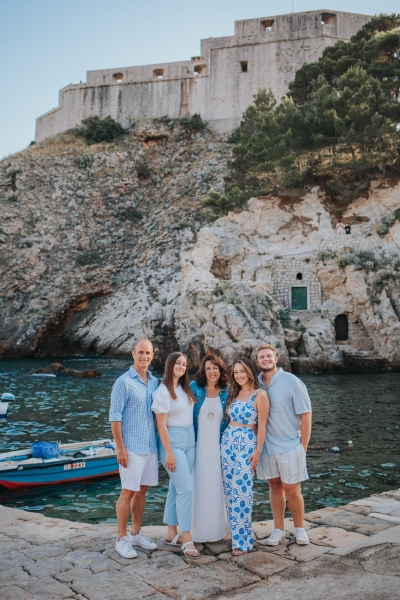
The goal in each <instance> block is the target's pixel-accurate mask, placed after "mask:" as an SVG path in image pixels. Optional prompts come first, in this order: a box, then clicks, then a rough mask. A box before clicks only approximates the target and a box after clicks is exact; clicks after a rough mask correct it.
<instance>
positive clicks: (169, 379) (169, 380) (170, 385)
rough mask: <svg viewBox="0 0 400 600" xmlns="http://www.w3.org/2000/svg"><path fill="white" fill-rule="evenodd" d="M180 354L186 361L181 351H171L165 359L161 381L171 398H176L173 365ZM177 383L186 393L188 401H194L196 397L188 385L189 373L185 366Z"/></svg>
mask: <svg viewBox="0 0 400 600" xmlns="http://www.w3.org/2000/svg"><path fill="white" fill-rule="evenodd" d="M181 356H183V358H184V359H185V360H186V362H187V358H186V356H185V355H184V354H182V352H171V354H170V355H169V356H168V358H167V360H166V361H165V370H164V379H163V381H162V382H163V384H164V385H165V386H166V387H167V389H168V391H169V395H170V396H171V398H172V399H173V400H176V399H177V396H176V393H175V389H174V367H175V363H176V361H177V360H178V358H180V357H181ZM178 385H180V386H181V387H182V389H183V391H184V392H185V393H186V394H187V396H188V398H189V402H190V403H192V402H193V403H194V402H196V398H195V397H194V395H193V392H192V390H191V389H190V386H189V373H188V370H187V368H186V371H185V373H184V374H183V375H182V376H181V377H179V380H178Z"/></svg>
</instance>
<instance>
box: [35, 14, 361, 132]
mask: <svg viewBox="0 0 400 600" xmlns="http://www.w3.org/2000/svg"><path fill="white" fill-rule="evenodd" d="M369 19H370V17H369V16H367V15H356V14H351V13H341V12H338V11H328V10H320V11H310V12H306V13H294V14H289V15H280V16H276V17H265V18H258V19H248V20H244V21H236V22H235V35H234V36H228V37H221V38H208V39H206V40H202V41H201V56H198V57H193V58H192V59H191V60H189V61H181V62H174V63H159V64H153V65H144V66H139V67H124V68H116V69H103V70H96V71H88V73H87V83H84V84H79V85H69V86H67V87H65V88H63V89H62V90H60V94H59V107H58V108H56V109H54V110H52V111H50V112H48V113H46V114H45V115H42V116H41V117H39V118H38V119H37V123H36V141H41V140H44V139H46V138H47V137H50V136H51V135H55V134H56V133H60V132H61V131H65V130H67V129H71V128H73V127H76V126H77V125H79V124H80V123H81V121H82V119H85V118H87V117H89V116H94V115H99V116H100V117H102V118H104V117H106V116H107V115H110V116H111V117H113V118H114V119H115V120H117V121H118V122H119V123H120V124H121V125H122V126H123V127H127V126H128V125H129V120H130V119H139V118H156V117H162V116H164V115H167V116H169V117H171V118H179V117H183V116H185V115H186V114H194V113H200V115H201V116H202V118H203V119H204V120H206V121H208V122H209V123H210V125H211V126H212V127H214V128H215V129H216V130H217V131H220V132H228V131H231V130H232V129H234V128H235V127H237V126H238V125H239V123H240V119H241V117H242V114H243V112H244V111H245V110H246V108H247V107H248V106H249V105H250V104H251V103H252V101H253V96H254V94H256V93H257V91H258V90H259V89H260V88H267V89H271V90H272V91H273V93H274V95H275V97H276V99H277V100H278V101H279V100H280V99H281V98H282V96H283V95H284V94H286V93H287V91H288V86H289V83H290V81H292V80H293V78H294V75H295V72H296V70H297V69H299V68H300V67H301V66H302V65H303V64H304V63H306V62H313V61H316V60H318V58H319V57H320V56H321V54H322V52H323V50H324V48H326V47H327V46H329V45H331V44H333V43H335V42H336V41H337V40H338V39H345V40H347V39H349V38H350V37H351V36H352V35H354V34H355V33H356V32H357V31H358V30H359V29H360V27H362V25H364V23H366V22H367V21H368V20H369Z"/></svg>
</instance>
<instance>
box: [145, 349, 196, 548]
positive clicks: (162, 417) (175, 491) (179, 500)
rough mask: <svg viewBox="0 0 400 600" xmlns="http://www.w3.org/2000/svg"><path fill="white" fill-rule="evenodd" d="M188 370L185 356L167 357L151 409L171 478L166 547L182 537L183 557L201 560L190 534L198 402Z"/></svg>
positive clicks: (168, 497) (162, 461)
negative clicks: (192, 474) (194, 419)
mask: <svg viewBox="0 0 400 600" xmlns="http://www.w3.org/2000/svg"><path fill="white" fill-rule="evenodd" d="M186 367H187V360H186V356H185V355H184V354H182V353H181V352H172V354H170V355H169V356H168V358H167V361H166V363H165V373H164V379H163V382H162V383H161V385H160V386H159V387H158V389H157V390H156V391H155V392H154V393H153V404H152V407H151V408H152V410H153V412H154V413H155V414H156V419H157V428H158V434H159V437H158V452H159V458H160V461H161V463H162V464H163V465H164V467H165V468H166V470H167V472H168V475H169V476H170V481H169V488H168V495H167V500H166V503H165V510H164V523H166V524H167V525H168V534H167V539H166V543H167V544H171V545H174V546H175V545H179V542H178V540H179V537H181V539H182V542H183V543H182V551H183V553H184V554H185V555H186V556H188V557H190V558H198V557H199V555H200V554H199V552H198V551H197V550H196V547H195V545H194V543H193V540H192V536H191V533H190V530H191V527H192V497H193V489H192V480H191V476H190V473H191V471H192V469H193V465H194V459H195V437H194V429H193V405H194V403H195V402H196V399H195V397H194V396H193V393H192V391H191V389H190V387H189V377H188V373H187V369H186ZM178 526H179V528H180V530H181V534H180V535H179V534H178Z"/></svg>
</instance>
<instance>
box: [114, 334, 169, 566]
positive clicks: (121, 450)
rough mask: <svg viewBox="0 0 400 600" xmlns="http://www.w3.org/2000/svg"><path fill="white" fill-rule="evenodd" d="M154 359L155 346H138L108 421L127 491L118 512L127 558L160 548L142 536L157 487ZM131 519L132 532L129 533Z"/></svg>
mask: <svg viewBox="0 0 400 600" xmlns="http://www.w3.org/2000/svg"><path fill="white" fill-rule="evenodd" d="M153 356H154V352H153V345H152V343H151V342H150V341H149V340H138V341H137V342H136V344H135V347H134V349H133V352H132V357H133V366H132V367H130V369H129V371H127V372H126V373H124V374H123V375H121V377H118V379H117V381H116V382H115V383H114V386H113V389H112V392H111V406H110V415H109V420H110V423H111V430H112V433H113V436H114V440H115V443H116V447H117V460H118V464H119V473H120V477H121V488H122V489H121V495H120V497H119V499H118V502H117V506H116V511H117V520H118V538H117V541H116V544H115V549H116V551H117V552H118V553H119V554H120V555H121V556H123V557H124V558H135V557H136V556H137V554H136V551H135V549H134V548H133V547H132V546H141V547H142V548H145V549H146V550H155V549H156V548H157V544H156V543H155V542H152V541H151V540H149V538H148V537H147V536H145V535H144V533H143V532H142V531H141V530H140V528H141V525H142V519H143V513H144V507H145V502H146V491H147V487H148V486H149V485H157V484H158V456H157V443H156V431H155V425H154V419H153V413H152V411H151V404H152V401H153V398H152V395H153V392H154V391H155V390H156V389H157V387H158V380H157V379H156V377H153V375H152V374H151V372H150V371H149V370H148V368H149V366H150V363H151V361H152V360H153ZM131 513H132V532H131V533H127V526H128V519H129V516H130V514H131Z"/></svg>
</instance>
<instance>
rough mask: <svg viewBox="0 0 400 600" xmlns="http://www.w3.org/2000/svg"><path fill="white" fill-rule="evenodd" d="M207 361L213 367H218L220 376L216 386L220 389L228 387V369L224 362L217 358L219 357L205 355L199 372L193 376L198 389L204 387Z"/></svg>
mask: <svg viewBox="0 0 400 600" xmlns="http://www.w3.org/2000/svg"><path fill="white" fill-rule="evenodd" d="M208 361H210V362H211V363H212V364H213V365H215V366H216V367H218V369H219V373H220V375H219V380H218V383H217V385H218V387H220V388H221V389H225V388H226V387H227V385H228V367H227V366H226V364H225V363H224V361H223V360H222V359H221V358H219V356H214V355H213V354H206V356H205V357H204V358H203V360H202V361H201V365H200V367H199V370H198V371H197V373H196V374H195V376H194V380H195V381H196V382H197V383H198V384H199V386H200V387H202V388H205V387H206V385H207V377H206V362H208Z"/></svg>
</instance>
